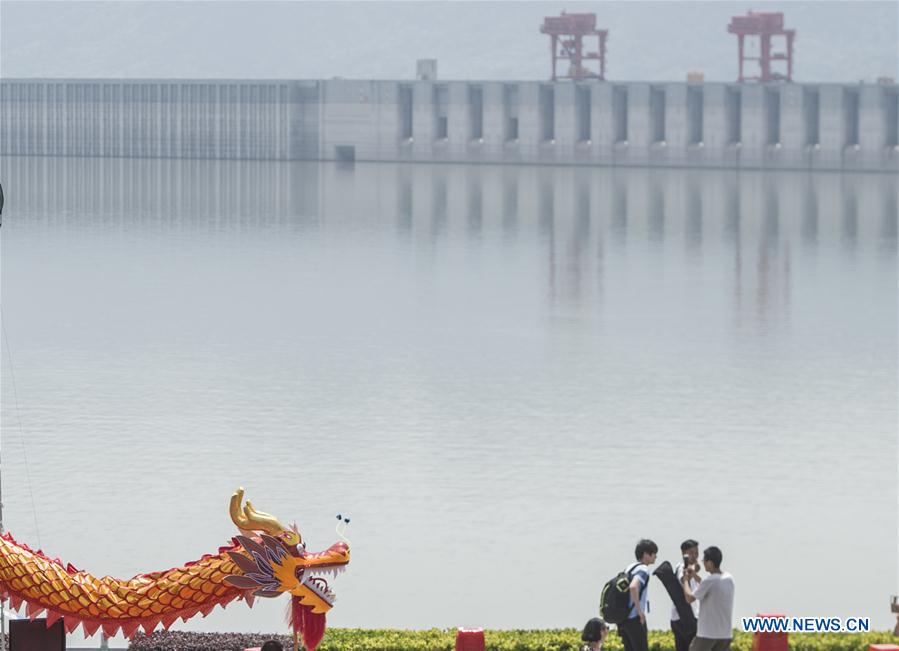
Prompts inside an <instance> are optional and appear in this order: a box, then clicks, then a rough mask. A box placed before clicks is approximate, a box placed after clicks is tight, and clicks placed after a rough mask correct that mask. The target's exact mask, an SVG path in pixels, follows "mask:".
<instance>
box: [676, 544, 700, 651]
mask: <svg viewBox="0 0 899 651" xmlns="http://www.w3.org/2000/svg"><path fill="white" fill-rule="evenodd" d="M680 551H681V556H682V557H683V562H681V563H678V564H677V565H676V566H675V568H674V576H675V578H676V579H677V582H678V583H681V582H682V581H683V579H684V572H685V571H686V569H687V568H692V569H693V576H692V577H691V579H690V587H691V588H693V589H694V590H695V589H696V587H698V586H699V584H700V582H701V581H702V579H700V578H699V575H698V574H697V572H699V563H698V559H699V543H698V542H696V541H695V540H692V539H689V540H685V541H684V542H682V543H681V545H680ZM698 611H699V603H698V602H696V603H694V605H693V613H694V615H695V614H697V613H698ZM671 632H672V633H674V648H675V651H687V649H689V648H690V642H692V641H693V638H694V637H696V620H695V619H694V620H691V621H689V622H686V621H681V618H680V615H679V614H678V612H677V608H672V609H671Z"/></svg>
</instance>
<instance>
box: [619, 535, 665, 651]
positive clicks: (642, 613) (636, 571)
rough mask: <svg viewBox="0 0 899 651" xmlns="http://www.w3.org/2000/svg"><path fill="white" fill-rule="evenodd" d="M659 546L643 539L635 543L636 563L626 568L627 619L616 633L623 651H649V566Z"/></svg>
mask: <svg viewBox="0 0 899 651" xmlns="http://www.w3.org/2000/svg"><path fill="white" fill-rule="evenodd" d="M658 553H659V546H658V545H656V544H655V543H654V542H653V541H651V540H648V539H646V538H644V539H643V540H641V541H640V542H638V543H637V548H636V549H635V550H634V556H635V557H636V558H637V562H636V563H631V564H630V565H628V566H627V569H626V570H625V572H627V576H628V579H630V582H631V585H630V596H629V599H628V605H629V606H630V612H629V613H628V618H627V619H626V620H625V621H624V622H622V623H621V624H619V625H618V633H620V634H621V640H622V642H624V651H649V642H648V640H647V638H646V611H647V610H648V609H649V591H648V589H647V588H648V587H649V566H650V565H652V564H653V563H655V562H656V556H657V555H658Z"/></svg>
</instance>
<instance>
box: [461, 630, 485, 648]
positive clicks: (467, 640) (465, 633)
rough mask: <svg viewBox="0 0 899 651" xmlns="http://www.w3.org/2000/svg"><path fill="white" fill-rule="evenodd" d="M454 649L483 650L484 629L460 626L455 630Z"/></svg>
mask: <svg viewBox="0 0 899 651" xmlns="http://www.w3.org/2000/svg"><path fill="white" fill-rule="evenodd" d="M456 651H484V629H483V628H460V629H459V630H458V631H456Z"/></svg>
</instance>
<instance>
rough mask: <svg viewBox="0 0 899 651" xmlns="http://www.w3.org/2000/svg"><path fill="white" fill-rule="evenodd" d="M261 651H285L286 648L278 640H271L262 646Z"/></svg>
mask: <svg viewBox="0 0 899 651" xmlns="http://www.w3.org/2000/svg"><path fill="white" fill-rule="evenodd" d="M259 651H284V646H283V645H282V644H281V643H280V642H278V640H269V641H268V642H266V643H265V644H263V645H262V647H261V648H260V649H259Z"/></svg>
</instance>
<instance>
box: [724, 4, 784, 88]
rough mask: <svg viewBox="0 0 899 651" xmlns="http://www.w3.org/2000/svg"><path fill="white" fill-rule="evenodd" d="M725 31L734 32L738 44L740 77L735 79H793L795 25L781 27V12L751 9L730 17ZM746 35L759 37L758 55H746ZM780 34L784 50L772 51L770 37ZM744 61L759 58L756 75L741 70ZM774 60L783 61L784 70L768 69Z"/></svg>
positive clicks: (762, 80) (764, 80) (763, 80)
mask: <svg viewBox="0 0 899 651" xmlns="http://www.w3.org/2000/svg"><path fill="white" fill-rule="evenodd" d="M727 31H728V32H730V33H731V34H736V35H737V48H738V51H739V57H740V78H739V79H738V81H740V82H744V81H760V82H766V81H793V39H794V38H795V37H796V30H795V29H784V15H783V14H782V13H780V12H757V11H750V12H748V13H747V14H746V15H745V16H734V17H733V18H731V21H730V25H728V26H727ZM747 36H758V37H759V55H758V56H757V57H752V56H746V54H745V52H744V44H745V43H744V41H745V39H746V37H747ZM773 36H783V37H785V38H786V46H787V51H786V52H772V51H771V38H772V37H773ZM745 61H758V62H759V74H758V76H746V75H744V74H743V63H744V62H745ZM773 61H786V62H787V71H786V74H784V73H782V72H774V71H772V70H771V63H772V62H773Z"/></svg>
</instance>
